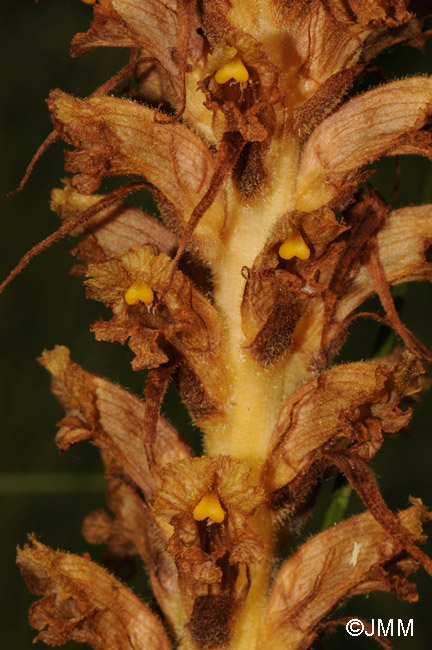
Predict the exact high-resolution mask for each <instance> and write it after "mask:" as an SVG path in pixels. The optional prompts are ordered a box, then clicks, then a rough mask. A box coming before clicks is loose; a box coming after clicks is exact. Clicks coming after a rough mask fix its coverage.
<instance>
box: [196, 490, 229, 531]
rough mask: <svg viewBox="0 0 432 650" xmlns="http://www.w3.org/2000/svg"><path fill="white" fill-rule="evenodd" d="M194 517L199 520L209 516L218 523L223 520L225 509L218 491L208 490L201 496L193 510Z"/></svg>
mask: <svg viewBox="0 0 432 650" xmlns="http://www.w3.org/2000/svg"><path fill="white" fill-rule="evenodd" d="M193 517H194V519H196V520H197V521H203V520H204V519H207V518H209V519H211V520H212V521H214V522H215V523H217V524H220V523H222V522H223V520H224V519H225V511H224V510H223V508H222V506H221V503H220V501H219V496H218V494H217V492H206V494H204V495H203V496H202V497H201V499H200V501H199V502H198V503H197V504H196V506H195V508H194V510H193Z"/></svg>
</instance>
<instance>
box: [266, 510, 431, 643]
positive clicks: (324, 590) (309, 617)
mask: <svg viewBox="0 0 432 650" xmlns="http://www.w3.org/2000/svg"><path fill="white" fill-rule="evenodd" d="M398 518H399V521H400V524H401V525H402V526H403V528H404V529H405V530H406V532H407V534H409V535H410V536H411V537H412V538H413V539H414V540H417V541H418V540H423V535H422V524H423V522H424V521H425V520H427V518H428V515H427V511H426V508H425V507H424V506H423V505H422V504H421V502H419V501H414V502H413V505H412V506H411V507H410V508H408V509H407V510H405V511H403V512H401V513H400V514H399V515H398ZM401 551H403V546H402V545H401V544H399V543H398V542H396V541H395V539H394V538H393V537H391V536H390V535H389V533H388V532H386V531H385V530H384V529H383V528H382V527H381V526H380V525H379V524H378V523H377V522H376V521H375V520H374V519H373V517H372V515H370V514H369V513H364V514H361V515H357V516H355V517H351V518H350V519H348V520H346V521H344V522H342V523H340V524H337V525H335V526H333V527H332V528H329V529H328V530H326V531H324V532H322V533H319V534H318V535H315V537H313V538H312V539H311V540H309V541H308V542H306V543H305V544H303V546H301V547H300V549H299V550H298V551H297V552H296V553H295V554H294V555H293V556H291V557H290V558H289V559H288V560H287V561H286V562H285V564H284V565H283V566H282V569H281V570H280V572H279V574H278V576H277V578H276V581H275V583H274V585H273V588H272V591H271V593H270V597H269V601H268V605H267V611H266V614H265V618H264V627H263V631H262V636H261V639H262V644H263V647H266V646H268V647H271V648H272V650H296V649H298V648H300V647H301V648H304V647H309V644H310V643H312V641H313V639H314V638H315V636H316V633H317V631H318V629H317V628H318V626H319V623H320V620H321V619H322V618H324V617H325V616H326V615H327V614H328V613H329V612H330V611H331V610H332V609H333V608H334V607H335V606H336V605H337V604H338V603H339V602H340V601H341V600H342V599H346V598H349V597H351V596H354V595H355V594H360V593H365V592H368V591H372V590H380V591H393V590H395V591H396V592H397V594H398V596H399V597H400V598H404V599H406V600H408V601H410V602H413V601H416V600H417V592H416V589H415V586H414V585H410V584H409V583H408V582H407V579H406V576H407V575H408V574H409V573H412V572H413V571H415V570H416V568H417V563H416V562H415V561H414V560H407V559H404V558H403V557H402V558H401V557H400V556H399V554H400V553H401ZM306 643H307V644H306ZM303 644H305V645H303Z"/></svg>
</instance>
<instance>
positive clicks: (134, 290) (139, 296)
mask: <svg viewBox="0 0 432 650" xmlns="http://www.w3.org/2000/svg"><path fill="white" fill-rule="evenodd" d="M125 300H126V302H127V304H128V305H136V304H137V303H138V302H147V303H150V302H153V300H154V293H153V289H152V288H151V286H150V285H149V284H147V283H146V282H134V283H133V284H131V286H130V287H129V289H128V290H127V291H126V293H125Z"/></svg>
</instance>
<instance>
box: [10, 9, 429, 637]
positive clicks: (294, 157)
mask: <svg viewBox="0 0 432 650" xmlns="http://www.w3.org/2000/svg"><path fill="white" fill-rule="evenodd" d="M84 1H85V2H86V3H87V4H91V5H93V20H92V22H91V24H90V26H89V29H88V30H87V31H86V32H83V33H79V34H77V35H76V36H75V37H74V39H73V42H72V55H73V56H79V55H84V54H88V53H89V52H90V51H91V50H93V49H94V48H97V47H126V48H129V49H130V59H129V63H128V64H127V65H126V66H125V67H124V68H123V69H122V70H121V71H120V72H119V73H118V74H116V75H115V76H114V77H112V78H111V79H110V80H109V81H107V82H106V84H104V85H103V86H102V87H101V88H99V89H97V90H95V92H94V93H93V94H92V95H90V96H89V97H88V98H86V99H80V98H76V97H73V96H71V95H69V94H68V93H66V92H64V91H62V90H59V89H55V90H52V91H51V93H50V96H49V99H48V106H49V110H50V112H51V116H52V121H53V128H54V132H53V134H51V136H50V137H49V138H50V139H49V140H47V142H48V144H49V142H51V141H54V139H56V138H57V137H59V138H62V139H63V140H64V141H65V142H66V143H67V145H68V149H67V151H66V153H65V167H66V170H67V172H69V173H70V175H71V176H70V178H69V179H68V180H67V181H66V182H65V185H64V187H63V188H61V189H55V190H53V192H52V202H51V206H52V208H53V210H55V211H56V212H57V213H58V215H59V216H60V218H61V219H62V222H63V224H62V226H61V229H60V231H59V233H57V234H56V235H54V236H53V238H52V240H50V241H54V240H55V239H56V238H59V237H60V236H63V235H64V234H67V233H70V234H72V235H74V236H76V237H79V238H80V239H79V241H78V244H77V246H76V247H75V248H74V250H73V253H74V254H75V255H76V256H78V257H79V258H80V260H81V262H80V263H79V264H78V265H76V266H75V267H74V268H73V272H74V273H76V274H79V275H85V276H86V280H85V286H86V291H87V297H88V298H91V299H94V300H97V301H99V302H101V303H103V304H104V305H105V306H106V307H107V308H108V310H109V311H110V312H111V316H110V317H108V319H107V320H99V321H98V322H96V323H95V324H94V325H93V326H92V330H93V332H94V334H95V336H96V339H97V340H102V341H119V342H121V343H125V342H126V341H127V342H128V345H129V347H130V348H131V350H132V351H133V353H134V355H135V356H134V359H133V361H132V367H133V368H134V369H135V370H145V369H146V370H148V371H149V372H148V376H147V379H146V385H145V399H144V400H140V399H138V398H137V397H135V396H133V395H131V394H129V393H128V392H127V391H126V390H124V389H122V388H120V387H119V386H116V385H115V384H112V383H110V382H108V381H107V380H104V379H101V378H99V377H96V376H95V375H92V374H90V373H88V372H87V371H85V370H84V369H83V368H81V367H80V366H79V365H77V364H74V363H72V362H71V361H70V358H69V352H68V351H67V349H66V348H63V347H56V348H55V349H54V350H53V351H51V352H47V351H46V352H44V354H43V355H42V357H41V363H42V364H43V366H44V367H45V368H46V369H47V370H48V371H49V372H50V373H51V375H52V388H53V392H54V394H55V395H56V397H57V398H58V399H59V401H60V402H61V404H62V405H63V407H64V409H65V411H66V416H65V418H64V419H63V420H62V421H61V422H60V431H59V433H58V435H57V439H56V442H57V445H58V447H59V449H60V450H61V451H62V452H65V451H67V449H69V448H70V447H71V446H72V445H73V444H75V443H78V442H80V441H83V440H89V441H91V442H92V443H93V444H95V445H96V446H98V447H99V448H100V450H101V453H102V457H103V461H104V465H105V470H106V475H107V481H108V489H107V505H108V508H109V511H105V510H97V511H95V512H93V513H90V514H89V516H88V517H87V518H86V520H85V524H84V529H83V532H84V535H85V537H86V539H87V540H88V541H89V542H91V543H104V544H107V545H108V546H109V547H110V550H111V552H112V553H114V554H116V555H120V556H122V557H124V556H125V555H126V556H131V555H139V556H140V557H141V558H142V560H143V562H144V563H145V564H146V566H147V569H148V573H149V576H150V581H151V585H152V588H153V591H154V595H155V598H156V600H157V602H158V606H159V610H160V612H161V616H163V619H164V623H165V624H166V626H167V630H168V632H169V634H168V633H167V632H166V631H165V630H164V628H163V625H162V622H161V621H159V619H158V618H157V617H156V616H155V615H154V614H152V613H151V612H150V610H149V609H148V607H147V606H145V605H143V604H142V603H141V602H140V601H139V599H138V598H136V597H135V596H133V594H132V593H131V592H129V590H128V589H127V588H126V587H124V586H123V585H121V584H120V583H117V581H116V580H114V578H112V577H111V576H110V575H109V574H108V573H107V572H105V571H104V570H103V569H101V568H99V567H96V566H95V565H93V564H92V563H91V561H90V560H89V559H88V558H87V557H85V558H79V557H77V556H73V555H66V554H65V553H61V552H59V551H58V552H56V551H52V550H50V549H48V548H47V547H45V546H43V545H42V544H40V543H39V542H38V541H36V539H35V538H32V539H31V541H30V543H29V545H28V546H27V547H25V549H24V550H20V553H19V559H18V561H19V565H20V568H21V571H22V573H23V575H24V577H25V579H26V581H27V582H28V584H29V587H30V589H31V590H32V591H33V592H34V593H36V594H38V595H40V596H41V597H42V600H40V601H37V603H36V604H35V605H34V606H33V608H32V615H31V622H32V624H33V625H34V626H35V627H36V628H37V629H38V630H39V637H38V638H40V639H42V640H45V641H46V642H47V643H51V644H52V645H59V644H61V643H63V642H66V641H68V640H75V641H82V642H86V643H90V644H91V645H93V647H94V648H97V649H98V650H111V649H114V648H121V649H122V650H123V648H124V650H141V649H144V648H152V649H153V648H154V650H168V648H170V647H174V646H171V639H172V640H173V643H174V644H175V647H176V648H179V650H202V649H204V648H227V649H230V650H258V649H259V648H269V649H271V650H279V648H280V649H281V650H282V648H283V649H284V650H306V648H309V647H312V644H313V643H314V640H315V639H316V638H317V637H319V636H320V635H322V634H324V633H325V632H329V631H331V630H332V629H333V628H334V627H335V626H336V624H337V621H323V619H324V618H325V617H327V616H328V615H329V614H330V612H331V611H332V610H333V609H334V608H335V607H337V606H338V604H339V603H340V601H341V600H344V599H347V598H348V597H349V596H351V595H354V594H359V593H364V592H368V591H370V590H372V589H377V590H385V591H395V592H396V594H397V595H398V597H400V598H403V599H406V600H408V601H410V602H413V601H414V600H416V598H417V593H416V590H415V586H414V585H412V584H411V583H409V582H408V575H409V574H410V573H411V572H413V571H415V570H416V568H417V567H418V566H419V565H421V566H423V567H424V568H425V569H426V571H428V572H429V573H430V574H432V561H431V560H430V558H428V557H427V556H426V555H425V554H424V553H423V552H422V551H421V550H420V548H419V546H418V543H421V542H423V541H424V539H425V537H424V534H423V526H424V525H426V524H428V523H430V521H431V516H430V514H428V511H427V508H426V506H424V505H423V504H422V503H421V501H420V500H419V499H413V500H412V503H411V507H410V508H408V509H407V510H405V511H403V512H400V513H398V514H396V513H394V512H392V511H391V510H390V509H389V508H388V507H387V506H386V504H385V502H384V500H383V498H382V496H381V493H380V490H379V486H378V483H377V481H376V479H375V477H374V474H373V473H372V471H371V470H370V469H369V467H368V465H367V463H368V462H369V461H370V460H371V459H372V458H373V457H374V456H375V455H376V454H377V452H378V451H379V450H380V448H381V447H382V446H383V445H384V443H385V439H386V438H387V437H388V436H390V435H395V434H397V433H398V432H400V431H404V430H405V429H406V428H407V426H408V424H409V421H410V418H411V414H412V410H411V408H402V406H401V402H402V401H403V400H404V399H408V400H411V401H412V400H414V399H417V398H418V396H419V394H420V392H421V390H422V388H423V387H424V385H425V381H424V377H423V375H424V373H425V369H424V367H423V363H422V362H424V361H426V362H431V361H432V355H431V353H430V352H429V351H428V350H427V349H426V348H425V346H424V345H423V344H422V342H421V341H419V340H418V339H417V338H416V336H415V335H414V334H413V333H412V332H411V331H410V330H408V328H407V327H406V326H405V325H404V324H403V323H402V322H401V320H400V318H399V315H398V313H397V310H396V307H395V304H394V302H393V298H392V294H391V290H390V287H391V285H397V284H401V283H404V282H408V281H412V280H430V279H431V278H432V262H431V254H430V253H431V244H432V206H431V205H419V206H408V207H402V208H398V209H393V208H392V207H391V206H390V205H388V203H387V202H386V201H385V199H384V198H383V197H382V196H381V195H380V194H379V193H378V192H377V191H376V190H374V189H373V188H372V187H371V186H370V185H368V184H367V183H366V180H367V178H368V176H370V174H371V173H372V171H371V168H370V165H371V163H374V162H375V161H376V160H378V159H379V158H381V157H383V156H396V155H397V156H399V155H404V154H416V155H422V156H426V157H428V158H429V159H432V138H431V134H430V128H429V126H430V120H431V116H432V78H430V77H428V76H422V77H410V78H409V77H408V78H403V79H396V80H392V81H390V82H389V83H383V84H382V85H376V86H375V87H372V88H370V89H369V90H367V91H365V92H364V91H361V90H360V86H359V82H360V80H361V79H362V78H363V75H364V73H365V72H367V71H370V70H371V69H372V62H373V59H374V57H375V56H376V55H377V54H378V53H380V52H381V51H383V50H385V49H387V48H390V47H393V46H394V45H395V44H397V43H405V44H406V45H412V46H417V47H420V48H421V47H422V45H423V44H424V41H425V39H426V38H427V36H428V35H429V31H430V30H425V29H424V23H425V20H426V18H427V14H428V8H427V6H426V3H422V2H410V3H408V1H407V0H343V1H342V0H326V1H325V2H324V1H323V0H309V1H305V0H296V1H293V2H283V1H282V0H271V1H269V2H264V0H257V1H254V2H251V1H250V0H241V1H240V0H231V1H230V2H227V1H225V0H201V1H200V2H198V1H195V0H163V1H161V0H127V1H126V0H96V1H95V2H92V1H91V0H84ZM119 84H122V88H123V90H122V96H121V97H120V96H115V95H114V94H113V91H114V90H115V88H116V87H117V86H118V85H119ZM368 166H369V167H368ZM367 167H368V168H367ZM366 168H367V169H366ZM124 175H126V176H130V175H134V176H138V177H140V178H141V179H142V181H141V180H139V181H137V180H134V181H130V182H129V183H127V184H126V185H124V186H121V187H120V188H118V189H117V190H115V191H114V192H112V193H111V194H108V195H104V194H95V192H97V191H98V190H99V188H100V186H101V184H102V183H103V182H104V180H105V179H106V178H108V177H117V176H124ZM360 186H361V187H360ZM144 187H145V188H147V189H149V190H150V191H151V192H152V193H153V195H154V197H155V199H156V201H157V205H158V209H159V212H160V220H158V219H156V218H155V217H152V216H151V215H149V214H147V213H145V212H143V211H142V210H140V209H139V208H136V207H133V206H131V205H129V204H128V203H127V202H125V200H124V199H125V197H126V196H128V195H129V194H130V193H132V191H135V190H137V189H143V188H144ZM38 250H39V249H38ZM36 252H37V251H36ZM32 254H33V253H32ZM30 257H31V255H30ZM26 262H27V258H25V259H24V260H23V262H22V264H21V266H20V267H19V268H22V267H23V266H24V265H25V263H26ZM14 273H15V274H16V272H13V273H12V275H11V277H14ZM7 281H9V280H7ZM373 294H377V296H378V297H379V300H380V303H381V307H382V309H381V310H380V312H379V313H373V314H365V313H363V312H360V313H359V312H358V311H357V310H358V308H359V307H360V306H361V304H362V303H363V302H364V300H365V299H366V298H368V297H370V296H371V295H373ZM364 316H370V317H372V318H375V319H376V320H378V321H379V322H380V323H381V324H383V325H385V326H387V327H392V328H393V329H394V331H395V333H396V334H397V336H398V337H399V339H400V341H401V344H403V348H404V349H402V348H401V347H399V346H398V347H395V349H394V350H393V352H392V353H391V354H389V355H387V356H384V357H383V358H380V359H371V360H368V361H361V362H357V363H347V364H343V365H333V366H331V367H330V364H331V362H332V359H333V358H334V357H335V355H336V354H337V353H338V352H339V350H340V349H341V347H342V345H343V343H344V341H345V339H346V337H347V335H348V332H349V328H350V326H351V324H352V323H353V322H354V321H355V320H356V319H357V318H360V317H364ZM170 381H172V383H173V385H174V387H175V388H176V389H177V390H178V392H179V394H180V396H181V398H182V399H183V401H184V403H185V404H186V406H187V408H188V409H189V412H190V415H191V417H192V419H193V421H194V423H195V424H196V425H198V426H199V427H200V429H201V432H202V436H203V438H202V440H203V449H204V455H202V456H201V457H193V455H192V452H191V451H190V449H189V448H188V447H187V445H186V444H185V443H184V442H183V441H182V438H181V436H180V434H179V433H178V432H177V431H176V430H175V429H174V427H172V426H171V425H170V424H169V423H168V422H167V421H166V420H165V419H164V418H163V417H162V416H161V415H160V411H161V408H162V406H163V399H164V395H165V392H166V390H167V387H168V384H169V382H170ZM336 473H341V474H343V475H344V476H345V478H346V480H347V481H348V482H349V483H350V484H351V486H352V488H353V489H355V490H356V491H357V493H358V494H359V496H360V497H361V499H362V501H363V503H364V505H365V508H366V511H365V512H364V513H362V514H360V515H357V516H355V517H352V518H350V519H347V520H346V521H342V522H339V523H337V524H336V525H335V526H332V528H331V529H329V530H325V531H322V532H319V533H318V534H316V535H315V536H314V537H312V538H311V539H309V540H308V541H307V542H306V543H304V544H303V545H302V546H300V547H299V548H298V550H297V552H296V553H294V554H293V555H292V556H291V557H289V558H287V559H285V560H284V561H283V562H282V561H281V562H279V557H280V553H281V549H282V548H283V543H284V541H285V540H286V539H287V537H289V538H290V539H291V540H292V539H293V537H294V535H295V534H296V531H297V530H298V528H299V525H300V522H302V521H303V520H304V519H305V518H306V516H307V514H308V512H309V509H310V506H311V500H312V497H313V494H314V491H315V490H316V489H317V488H318V487H319V486H320V485H321V483H322V482H323V480H324V478H325V477H327V476H329V475H330V474H336ZM276 567H280V568H279V570H278V571H276ZM118 612H121V613H122V614H121V616H118V615H117V614H118Z"/></svg>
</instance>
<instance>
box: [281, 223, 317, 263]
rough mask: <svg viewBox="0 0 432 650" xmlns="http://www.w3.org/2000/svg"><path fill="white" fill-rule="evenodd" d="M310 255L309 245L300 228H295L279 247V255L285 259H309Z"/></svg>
mask: <svg viewBox="0 0 432 650" xmlns="http://www.w3.org/2000/svg"><path fill="white" fill-rule="evenodd" d="M309 256H310V250H309V247H308V246H307V244H306V242H305V240H304V239H303V237H302V235H301V232H300V231H299V230H295V231H294V232H293V233H292V235H290V236H289V237H288V239H285V241H284V242H283V243H282V244H281V245H280V247H279V257H282V259H283V260H290V259H292V258H293V257H299V258H300V259H301V260H307V259H308V258H309Z"/></svg>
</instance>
